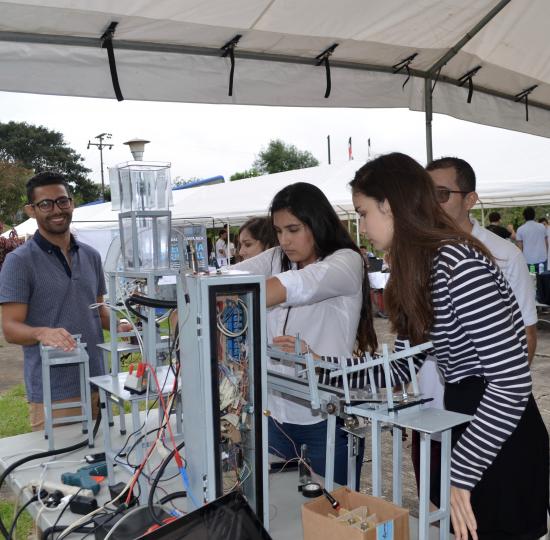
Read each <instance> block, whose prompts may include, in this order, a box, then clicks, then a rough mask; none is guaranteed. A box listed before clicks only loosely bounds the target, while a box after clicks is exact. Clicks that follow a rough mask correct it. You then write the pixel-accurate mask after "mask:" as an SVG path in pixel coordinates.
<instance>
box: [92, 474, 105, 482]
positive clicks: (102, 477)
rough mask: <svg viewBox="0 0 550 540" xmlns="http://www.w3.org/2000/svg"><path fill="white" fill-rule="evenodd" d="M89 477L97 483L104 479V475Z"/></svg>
mask: <svg viewBox="0 0 550 540" xmlns="http://www.w3.org/2000/svg"><path fill="white" fill-rule="evenodd" d="M90 478H93V479H94V480H95V481H96V482H97V483H98V484H99V483H101V482H103V480H105V477H104V476H91V475H90Z"/></svg>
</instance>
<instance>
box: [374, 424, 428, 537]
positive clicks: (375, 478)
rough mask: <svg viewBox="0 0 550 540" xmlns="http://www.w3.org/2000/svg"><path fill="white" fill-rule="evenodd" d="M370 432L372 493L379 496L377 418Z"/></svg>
mask: <svg viewBox="0 0 550 540" xmlns="http://www.w3.org/2000/svg"><path fill="white" fill-rule="evenodd" d="M371 434H372V435H371V439H372V440H371V447H372V450H371V452H372V494H373V496H374V497H381V496H382V422H380V421H379V420H378V419H377V418H373V419H372V424H371ZM421 538H423V537H421Z"/></svg>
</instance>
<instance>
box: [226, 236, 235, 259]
mask: <svg viewBox="0 0 550 540" xmlns="http://www.w3.org/2000/svg"><path fill="white" fill-rule="evenodd" d="M227 252H228V254H229V264H235V262H236V260H235V244H234V243H233V242H232V241H231V240H229V242H227Z"/></svg>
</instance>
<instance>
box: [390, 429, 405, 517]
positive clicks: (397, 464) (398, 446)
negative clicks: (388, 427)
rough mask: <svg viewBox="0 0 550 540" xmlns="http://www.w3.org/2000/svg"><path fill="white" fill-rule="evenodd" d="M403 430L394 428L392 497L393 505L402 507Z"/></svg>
mask: <svg viewBox="0 0 550 540" xmlns="http://www.w3.org/2000/svg"><path fill="white" fill-rule="evenodd" d="M403 431H404V430H403V429H401V428H400V427H397V426H393V475H392V484H393V485H392V495H393V504H396V505H397V506H401V504H402V502H403V479H402V477H401V468H402V466H403Z"/></svg>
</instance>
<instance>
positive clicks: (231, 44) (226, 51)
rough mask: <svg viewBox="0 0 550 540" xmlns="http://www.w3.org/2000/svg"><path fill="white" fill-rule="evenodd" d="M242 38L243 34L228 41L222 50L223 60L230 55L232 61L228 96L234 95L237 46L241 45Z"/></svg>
mask: <svg viewBox="0 0 550 540" xmlns="http://www.w3.org/2000/svg"><path fill="white" fill-rule="evenodd" d="M242 37H243V36H242V35H241V34H237V35H236V36H235V37H234V38H233V39H231V40H230V41H228V42H227V43H226V44H225V45H224V46H223V47H222V48H221V50H222V51H223V53H222V58H225V57H226V56H228V55H229V59H230V61H231V69H230V71H229V92H228V94H227V95H228V96H232V95H233V76H234V75H235V46H236V45H237V43H239V40H240V39H241V38H242Z"/></svg>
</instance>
